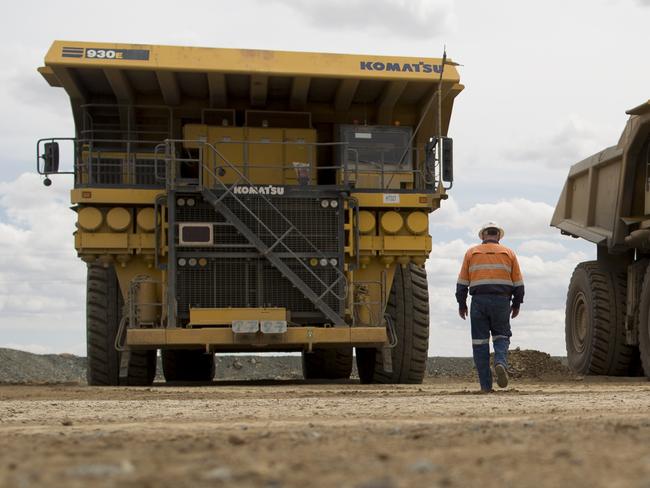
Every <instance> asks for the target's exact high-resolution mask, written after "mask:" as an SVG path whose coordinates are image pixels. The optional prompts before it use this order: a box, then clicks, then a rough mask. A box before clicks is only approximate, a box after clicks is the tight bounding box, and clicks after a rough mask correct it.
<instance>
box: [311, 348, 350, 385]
mask: <svg viewBox="0 0 650 488" xmlns="http://www.w3.org/2000/svg"><path fill="white" fill-rule="evenodd" d="M351 374H352V348H351V347H332V348H327V349H314V350H313V351H312V352H303V353H302V375H303V377H304V378H305V379H306V380H344V379H349V378H350V375H351Z"/></svg>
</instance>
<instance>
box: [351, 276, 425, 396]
mask: <svg viewBox="0 0 650 488" xmlns="http://www.w3.org/2000/svg"><path fill="white" fill-rule="evenodd" d="M386 312H387V313H388V314H389V315H390V316H391V318H392V320H393V324H394V326H395V333H396V334H397V345H396V346H395V347H394V348H392V349H391V359H392V366H393V372H392V373H386V372H385V371H384V369H383V361H382V355H381V353H380V352H379V351H378V350H377V349H374V348H361V347H357V349H356V354H357V370H358V371H359V380H360V381H361V383H402V384H404V383H422V380H423V379H424V375H425V373H426V368H427V353H428V351H429V289H428V287H427V272H426V270H425V269H424V268H420V267H418V266H415V265H414V264H411V265H409V266H407V267H406V268H402V267H401V266H398V268H397V270H396V271H395V278H394V280H393V287H392V288H391V292H390V296H389V299H388V305H387V307H386Z"/></svg>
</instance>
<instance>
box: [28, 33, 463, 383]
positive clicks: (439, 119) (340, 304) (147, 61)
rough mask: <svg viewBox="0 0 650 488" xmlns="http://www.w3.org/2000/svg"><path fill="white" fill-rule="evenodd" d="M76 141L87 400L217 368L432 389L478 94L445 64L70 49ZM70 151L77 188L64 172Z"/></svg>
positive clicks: (67, 70) (53, 54) (72, 146)
mask: <svg viewBox="0 0 650 488" xmlns="http://www.w3.org/2000/svg"><path fill="white" fill-rule="evenodd" d="M39 72H40V73H41V75H42V76H43V77H44V78H45V79H46V80H47V82H48V83H49V84H50V85H51V86H53V87H62V88H63V89H64V90H65V91H66V93H67V95H68V96H69V98H70V102H71V106H72V115H73V118H74V123H75V135H74V137H70V138H51V137H50V138H46V139H41V140H39V141H38V144H37V169H38V172H39V173H40V174H42V175H44V177H45V180H44V182H45V184H46V185H49V184H51V179H50V176H51V175H53V174H60V173H68V174H72V175H73V178H74V188H73V189H72V191H71V201H72V204H73V210H74V211H75V212H76V214H77V224H76V226H77V229H76V231H75V233H74V243H75V248H76V250H77V253H78V255H79V257H80V258H81V259H82V260H83V261H84V262H85V263H87V266H88V279H87V324H86V325H87V344H88V360H89V369H88V381H89V384H91V385H117V384H127V385H148V384H151V383H152V381H153V379H154V376H155V373H156V362H157V361H156V356H157V351H158V350H161V355H162V365H163V373H164V375H165V378H166V380H167V381H183V382H189V381H210V380H212V378H213V376H214V354H215V353H216V352H256V351H264V352H269V351H281V352H287V351H300V352H302V355H303V372H304V375H305V377H306V378H308V379H341V378H348V377H349V376H350V373H351V370H352V361H353V348H356V361H357V366H358V370H359V376H360V378H361V381H362V382H368V383H369V382H388V383H412V382H421V381H422V378H423V375H424V373H425V368H426V358H427V350H428V328H429V300H428V291H427V276H426V271H425V269H424V263H425V260H426V259H427V256H428V254H429V252H430V250H431V237H430V235H429V227H428V214H429V213H430V212H432V211H434V210H435V209H437V208H439V206H440V202H441V200H444V199H445V198H446V196H447V194H446V191H447V190H448V189H449V188H450V187H451V184H452V181H453V169H452V168H453V166H452V164H453V162H452V140H451V139H449V138H447V137H446V135H447V130H448V127H449V121H450V116H451V111H452V107H453V102H454V99H455V97H456V96H457V95H458V94H459V93H460V92H461V91H462V89H463V86H462V85H461V84H460V79H459V75H458V72H457V70H456V68H455V63H453V62H451V60H447V59H446V56H445V57H443V58H442V59H420V58H401V57H390V56H358V55H343V54H323V53H299V52H281V51H262V50H244V49H217V48H194V47H175V46H153V45H129V44H111V43H88V42H70V41H55V42H54V43H53V44H52V46H51V48H50V50H49V51H48V53H47V55H46V57H45V64H44V66H43V67H41V68H39ZM61 145H68V147H69V152H70V153H71V154H73V164H72V169H70V170H67V169H66V170H64V169H62V168H61V166H60V165H59V152H60V151H61V152H62V153H63V149H62V148H61V147H60V146H61Z"/></svg>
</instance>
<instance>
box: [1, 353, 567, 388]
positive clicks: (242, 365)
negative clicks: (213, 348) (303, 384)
mask: <svg viewBox="0 0 650 488" xmlns="http://www.w3.org/2000/svg"><path fill="white" fill-rule="evenodd" d="M509 362H510V373H511V377H513V378H524V379H525V378H528V379H561V378H567V379H569V378H572V377H573V375H572V373H571V372H570V371H569V369H568V368H567V367H566V365H565V364H564V363H565V362H566V360H565V359H564V358H553V357H551V356H550V355H548V354H546V353H544V352H540V351H532V350H519V349H514V350H512V351H511V352H510V356H509ZM161 372H162V368H161V367H160V364H159V367H158V377H157V381H164V379H163V378H162V376H161ZM475 375H476V373H475V370H474V363H473V360H472V358H469V357H430V358H429V360H428V362H427V376H428V377H430V378H442V379H444V378H456V379H472V378H475ZM353 377H356V368H355V369H354V371H353ZM215 378H217V379H220V380H228V381H240V380H298V379H302V369H301V358H300V357H299V356H266V355H262V356H251V355H230V356H226V355H224V356H217V357H216V374H215ZM85 382H86V358H84V357H79V356H74V355H72V354H32V353H29V352H24V351H17V350H14V349H2V348H0V383H14V384H15V383H19V384H20V383H25V384H28V383H29V384H38V383H74V384H85Z"/></svg>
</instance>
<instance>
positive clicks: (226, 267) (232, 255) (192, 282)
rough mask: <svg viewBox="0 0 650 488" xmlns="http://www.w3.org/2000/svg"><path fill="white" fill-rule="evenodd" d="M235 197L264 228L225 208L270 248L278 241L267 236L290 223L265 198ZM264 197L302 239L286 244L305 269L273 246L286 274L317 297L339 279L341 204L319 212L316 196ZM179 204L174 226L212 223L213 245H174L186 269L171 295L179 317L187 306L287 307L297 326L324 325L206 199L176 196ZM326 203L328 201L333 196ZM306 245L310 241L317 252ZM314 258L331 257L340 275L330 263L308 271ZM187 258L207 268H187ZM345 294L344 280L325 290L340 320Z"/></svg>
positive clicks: (184, 315)
mask: <svg viewBox="0 0 650 488" xmlns="http://www.w3.org/2000/svg"><path fill="white" fill-rule="evenodd" d="M230 198H232V197H230ZM239 198H241V199H242V200H243V201H245V203H246V204H247V206H248V208H250V209H251V210H252V211H253V212H254V213H255V215H256V216H257V217H259V219H260V220H261V221H262V222H263V224H261V223H259V222H258V221H257V220H256V219H255V217H253V215H251V214H250V213H249V212H247V211H246V209H244V208H243V207H242V206H241V205H240V204H238V203H236V202H234V201H230V202H228V201H227V200H226V203H227V204H228V206H229V207H230V208H231V209H232V210H233V211H234V212H235V213H236V214H237V216H238V217H239V218H240V219H241V220H242V221H244V222H245V224H246V225H247V226H248V227H249V228H250V229H252V230H253V231H254V232H255V233H256V234H257V235H258V236H259V237H260V238H261V239H262V240H263V241H264V242H265V244H266V245H267V246H272V245H273V244H274V243H275V240H276V239H275V237H273V235H272V234H271V231H272V232H273V233H274V234H276V235H281V234H282V233H284V231H285V230H286V229H287V226H288V224H287V223H286V222H285V221H284V219H282V217H281V216H280V215H279V214H278V213H277V212H276V211H275V210H273V209H272V208H270V207H269V206H268V205H267V204H266V203H265V202H264V200H263V199H260V198H259V197H255V196H248V195H242V196H239ZM267 198H268V199H269V200H271V202H272V203H273V205H275V206H276V207H277V208H278V209H279V210H280V211H281V212H282V214H283V215H284V216H286V218H287V219H288V220H289V221H291V222H292V223H293V225H294V226H295V227H296V229H297V230H298V231H299V232H300V233H301V234H302V236H301V235H300V234H298V233H296V232H292V233H291V234H289V236H288V237H287V238H286V239H285V240H284V241H283V242H285V243H286V244H287V246H288V247H289V248H290V249H291V251H292V252H293V253H295V254H296V255H298V256H300V259H301V261H302V263H304V264H305V265H306V267H307V268H308V269H306V268H305V266H303V264H301V262H298V261H296V259H295V258H290V257H289V254H288V251H287V250H286V249H285V248H283V246H282V245H278V246H276V247H275V248H274V249H273V251H274V252H276V253H277V254H279V255H280V256H282V257H283V261H285V263H286V264H287V265H288V266H289V267H290V268H291V270H292V271H293V272H294V273H295V274H296V275H298V276H299V277H300V278H301V279H302V281H303V282H304V283H305V284H306V285H307V286H308V287H309V288H310V289H311V290H312V291H313V292H314V293H316V295H319V296H320V295H321V294H323V293H324V292H325V291H326V289H327V287H329V286H330V285H331V284H332V283H334V282H335V281H336V280H337V279H338V278H339V277H340V272H341V270H342V263H343V238H342V236H343V218H344V217H343V211H342V210H341V208H342V205H341V203H342V202H340V201H338V200H337V201H338V203H339V205H338V207H337V208H331V207H328V208H323V207H322V206H321V203H320V202H321V199H319V198H308V197H289V196H282V197H267ZM179 199H182V201H183V203H184V204H183V205H182V206H177V208H176V212H175V215H176V222H177V223H189V222H203V223H205V222H210V223H212V224H213V228H214V238H213V246H210V247H201V248H199V247H191V248H189V247H185V246H184V247H177V258H181V257H183V258H185V259H186V261H185V263H186V264H185V265H184V266H177V267H176V295H177V302H178V316H179V318H180V319H187V318H188V317H189V309H190V307H196V308H211V307H216V308H219V307H284V308H286V309H287V310H289V311H290V312H291V316H292V320H294V321H296V322H298V323H301V322H310V323H319V322H324V321H325V319H324V316H323V315H322V313H321V312H320V311H319V310H318V309H317V308H315V307H314V305H313V304H312V302H311V301H310V300H309V299H307V298H305V296H304V294H303V293H302V291H301V290H299V289H297V288H295V287H294V286H293V284H292V283H291V282H290V281H289V280H287V279H285V278H284V277H283V276H282V275H281V273H280V272H279V271H278V270H277V269H275V268H274V267H273V266H272V265H271V264H270V262H269V261H267V260H266V259H265V258H264V257H263V256H261V255H260V254H259V253H258V251H257V249H255V248H254V247H253V246H252V245H250V244H249V243H248V241H247V239H246V238H245V237H244V236H242V235H241V234H240V233H239V231H238V230H237V229H236V228H235V227H234V226H232V225H230V224H229V223H227V222H226V220H225V219H224V218H223V216H221V215H220V214H218V213H217V212H216V211H215V210H214V208H213V207H212V206H211V205H210V204H209V203H207V202H205V201H203V200H202V199H201V196H200V195H197V194H192V195H177V202H178V200H179ZM191 200H193V202H192V203H193V205H191V206H190V205H188V204H187V202H188V201H191ZM329 200H330V201H331V198H330V199H329ZM303 236H304V237H303ZM305 238H306V239H305ZM309 243H311V244H313V246H315V247H316V248H317V251H316V250H314V247H312V245H310V244H309ZM319 251H320V252H319ZM317 255H325V256H327V258H328V259H332V258H333V259H336V260H337V262H338V269H339V272H337V270H336V269H334V268H333V267H331V266H320V264H318V265H316V266H312V264H313V263H310V260H311V259H313V258H314V257H315V256H317ZM191 257H195V258H196V259H197V260H198V259H200V258H204V259H205V260H206V262H207V263H206V264H205V265H204V266H200V265H198V264H195V265H194V266H189V265H188V264H187V263H188V260H189V258H191ZM344 294H345V289H344V283H343V282H342V280H341V281H340V282H338V283H337V285H336V286H335V287H334V288H333V293H326V294H325V295H324V296H323V300H324V301H325V302H326V303H327V304H328V305H329V306H330V307H331V308H332V309H334V310H336V311H338V312H339V313H340V314H341V315H342V314H343V310H344V301H343V300H342V299H341V297H343V296H344Z"/></svg>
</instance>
